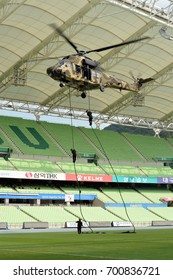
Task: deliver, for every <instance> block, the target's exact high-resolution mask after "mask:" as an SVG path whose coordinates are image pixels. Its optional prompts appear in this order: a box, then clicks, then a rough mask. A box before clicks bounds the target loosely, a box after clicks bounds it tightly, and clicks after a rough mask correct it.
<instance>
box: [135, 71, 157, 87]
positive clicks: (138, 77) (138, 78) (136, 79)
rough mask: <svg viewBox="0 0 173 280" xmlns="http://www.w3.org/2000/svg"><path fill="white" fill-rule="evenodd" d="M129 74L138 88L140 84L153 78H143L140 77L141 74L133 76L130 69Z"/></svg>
mask: <svg viewBox="0 0 173 280" xmlns="http://www.w3.org/2000/svg"><path fill="white" fill-rule="evenodd" d="M129 73H130V76H131V77H132V79H133V80H134V83H135V84H136V85H137V86H138V88H139V89H140V88H141V86H142V85H143V84H145V83H148V82H151V81H153V80H154V79H153V78H151V77H150V78H147V79H143V78H141V74H138V76H136V77H135V76H134V74H133V73H132V71H130V72H129Z"/></svg>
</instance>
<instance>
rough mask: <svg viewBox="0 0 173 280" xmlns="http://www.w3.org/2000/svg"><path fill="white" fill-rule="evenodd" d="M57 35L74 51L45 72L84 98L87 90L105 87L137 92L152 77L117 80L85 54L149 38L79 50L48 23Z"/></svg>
mask: <svg viewBox="0 0 173 280" xmlns="http://www.w3.org/2000/svg"><path fill="white" fill-rule="evenodd" d="M50 26H51V27H52V28H53V29H54V30H55V31H56V32H57V33H58V34H59V35H61V36H62V37H63V38H64V39H65V40H66V41H67V42H68V43H69V44H70V45H71V46H72V47H73V49H75V51H76V53H75V54H71V55H68V56H65V57H64V58H63V59H62V60H60V61H59V62H58V63H57V64H55V65H54V66H51V67H49V68H47V74H48V75H49V76H50V77H51V78H52V79H54V80H56V81H59V82H60V83H59V85H60V87H64V86H69V87H72V88H75V89H77V90H78V91H79V92H81V97H82V98H85V97H86V93H87V91H88V90H93V89H100V91H102V92H103V91H104V90H105V88H115V89H119V90H120V91H121V90H128V91H132V92H138V91H139V90H140V88H141V86H142V85H143V84H144V83H147V82H149V81H151V80H153V79H152V78H147V79H142V78H134V77H133V78H134V83H133V84H129V83H128V82H125V81H122V80H119V79H117V78H115V77H113V76H111V75H109V74H108V73H106V72H105V71H104V70H103V69H102V68H101V67H100V66H99V63H98V62H97V61H95V60H92V59H90V58H89V57H87V56H86V54H89V53H93V52H102V51H105V50H109V49H112V48H117V47H120V46H123V45H128V44H132V43H136V42H139V41H142V40H146V39H149V37H143V38H139V39H135V40H131V41H125V42H122V43H120V44H116V45H111V46H107V47H103V48H99V49H95V50H89V51H81V50H78V48H77V47H76V45H75V44H74V43H73V42H72V41H71V40H70V39H69V38H68V37H67V36H66V35H65V34H63V32H62V31H61V30H60V29H59V28H58V27H57V26H56V25H55V24H51V25H50Z"/></svg>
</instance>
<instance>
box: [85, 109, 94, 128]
mask: <svg viewBox="0 0 173 280" xmlns="http://www.w3.org/2000/svg"><path fill="white" fill-rule="evenodd" d="M86 113H87V116H88V119H89V125H90V126H92V120H93V116H92V112H91V111H89V110H86Z"/></svg>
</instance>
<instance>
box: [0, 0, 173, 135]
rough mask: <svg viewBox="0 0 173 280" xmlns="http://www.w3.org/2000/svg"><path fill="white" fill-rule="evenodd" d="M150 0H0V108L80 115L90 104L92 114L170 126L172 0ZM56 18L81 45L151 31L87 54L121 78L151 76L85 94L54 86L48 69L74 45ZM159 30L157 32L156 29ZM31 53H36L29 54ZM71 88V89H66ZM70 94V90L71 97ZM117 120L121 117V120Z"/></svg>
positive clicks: (107, 42)
mask: <svg viewBox="0 0 173 280" xmlns="http://www.w3.org/2000/svg"><path fill="white" fill-rule="evenodd" d="M156 2H157V1H156V0H150V1H147V0H145V1H144V0H141V1H140V0H123V1H120V0H104V1H101V0H76V1H72V0H58V1H57V0H51V1H48V0H18V1H12V0H10V1H8V0H4V1H1V3H0V11H1V13H0V16H1V19H0V38H1V39H0V65H1V67H0V109H7V110H14V111H22V112H31V113H34V114H35V115H37V116H38V115H39V114H45V115H48V114H50V115H57V116H64V117H66V116H69V112H72V113H73V115H74V116H75V117H76V118H81V119H84V118H85V117H86V116H85V111H86V109H88V107H90V109H91V111H93V112H94V113H95V115H96V120H97V121H98V122H110V123H117V121H118V122H119V120H121V121H120V122H122V123H128V122H129V120H130V123H132V124H134V122H137V123H139V124H142V125H146V126H147V125H152V126H156V127H160V128H163V129H165V128H166V129H168V128H169V129H171V130H173V56H172V50H173V40H172V39H173V37H171V35H172V36H173V3H172V2H171V1H168V2H169V3H170V4H169V5H168V6H167V7H166V8H157V7H156V6H155V4H156ZM51 23H56V24H57V26H59V27H60V28H61V29H62V30H63V32H64V33H65V34H66V35H67V36H68V37H69V38H70V39H71V40H72V41H73V42H74V43H75V45H77V47H78V48H79V49H81V50H90V49H96V48H101V47H105V46H109V45H112V44H118V43H121V42H123V41H125V40H131V39H136V38H140V37H143V36H149V37H150V39H147V40H145V41H141V42H138V43H135V44H131V45H127V46H124V47H120V48H116V49H111V50H107V51H103V52H99V53H92V54H91V55H90V57H91V58H92V59H95V60H97V61H99V62H100V65H101V66H102V67H103V68H104V69H105V70H106V71H108V72H110V73H111V75H114V76H115V77H117V78H118V79H122V80H125V81H127V82H133V79H132V77H131V75H130V71H131V72H132V73H133V75H134V76H135V77H138V76H140V77H142V78H144V79H145V78H148V77H152V78H153V79H154V80H153V81H151V82H150V83H148V84H145V85H144V86H143V87H142V89H141V91H140V94H134V93H131V92H127V91H124V92H123V91H121V92H119V91H118V90H113V89H109V88H107V89H105V92H104V93H102V92H100V90H99V89H98V90H94V91H90V92H88V94H87V98H85V99H82V98H81V97H80V94H79V93H78V92H77V91H76V90H74V89H69V88H68V87H64V88H60V87H59V84H58V83H57V82H56V81H54V80H52V79H50V77H49V76H48V75H47V73H46V69H47V68H48V67H49V66H51V65H54V64H55V63H56V62H57V59H54V60H52V59H50V60H44V61H43V60H40V58H49V57H61V56H66V55H68V54H72V53H74V50H73V49H72V47H71V46H70V45H69V44H67V42H66V41H65V40H64V39H63V38H62V37H61V36H58V35H57V34H56V33H55V32H54V31H53V30H52V28H51V27H50V26H49V24H51ZM160 30H162V34H161V32H160ZM33 58H34V59H35V60H34V61H33V60H31V59H33ZM69 93H70V94H69ZM69 96H70V97H69ZM122 120H123V121H122Z"/></svg>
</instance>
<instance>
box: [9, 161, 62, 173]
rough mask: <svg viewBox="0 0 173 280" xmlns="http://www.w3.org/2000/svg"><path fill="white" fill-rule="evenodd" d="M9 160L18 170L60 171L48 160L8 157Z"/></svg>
mask: <svg viewBox="0 0 173 280" xmlns="http://www.w3.org/2000/svg"><path fill="white" fill-rule="evenodd" d="M9 162H11V163H12V165H13V166H14V167H15V169H17V170H20V171H35V172H36V171H40V172H62V171H61V170H60V169H59V168H58V166H57V165H55V164H53V163H52V162H51V161H48V160H29V159H20V158H10V159H9Z"/></svg>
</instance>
